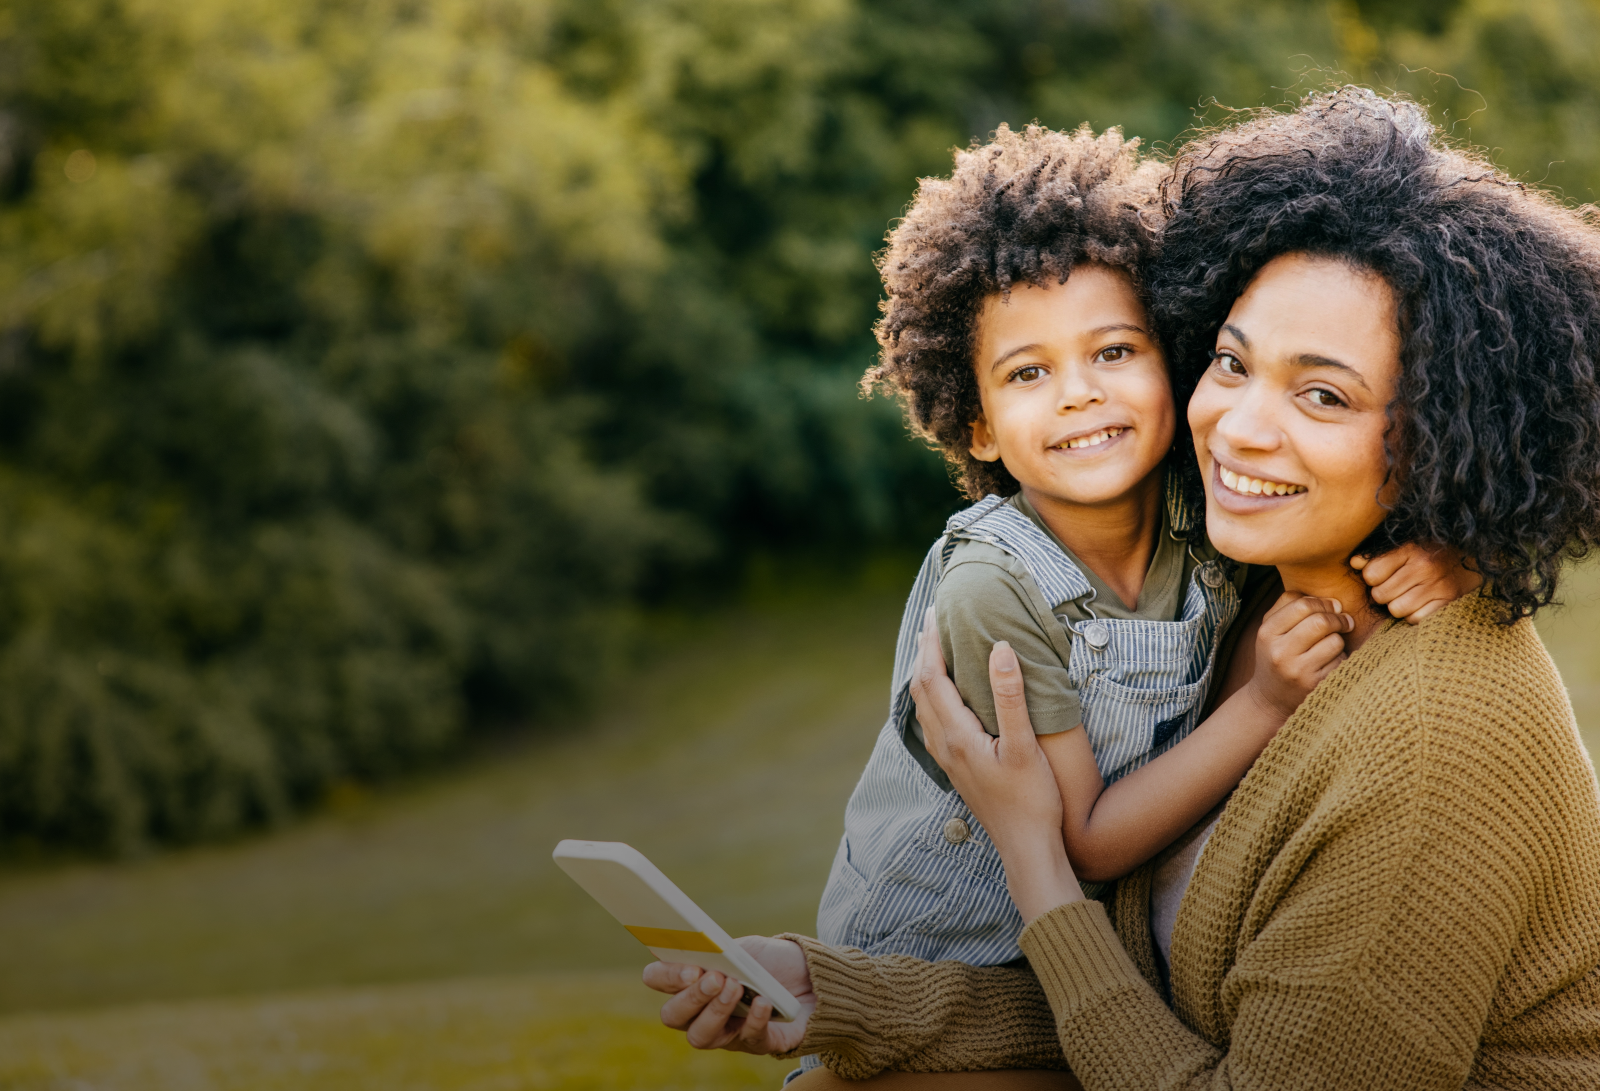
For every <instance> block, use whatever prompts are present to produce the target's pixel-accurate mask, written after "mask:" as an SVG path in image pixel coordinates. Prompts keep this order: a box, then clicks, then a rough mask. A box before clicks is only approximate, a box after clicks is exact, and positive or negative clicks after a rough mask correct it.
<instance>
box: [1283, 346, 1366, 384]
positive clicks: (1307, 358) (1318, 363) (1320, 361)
mask: <svg viewBox="0 0 1600 1091" xmlns="http://www.w3.org/2000/svg"><path fill="white" fill-rule="evenodd" d="M1294 362H1295V363H1297V364H1299V365H1300V366H1301V367H1331V368H1333V369H1334V370H1336V371H1342V372H1344V373H1345V374H1346V375H1348V376H1350V378H1352V379H1354V380H1355V381H1356V382H1358V383H1360V384H1361V387H1362V389H1363V390H1367V391H1370V390H1371V389H1372V388H1371V387H1370V386H1368V385H1367V380H1365V379H1363V378H1362V377H1361V372H1359V371H1357V370H1356V369H1355V368H1353V367H1351V366H1350V365H1349V364H1342V363H1340V362H1339V361H1338V360H1335V359H1334V358H1333V357H1331V356H1319V355H1317V354H1316V353H1315V352H1302V353H1301V354H1300V355H1298V356H1296V357H1295V358H1294Z"/></svg>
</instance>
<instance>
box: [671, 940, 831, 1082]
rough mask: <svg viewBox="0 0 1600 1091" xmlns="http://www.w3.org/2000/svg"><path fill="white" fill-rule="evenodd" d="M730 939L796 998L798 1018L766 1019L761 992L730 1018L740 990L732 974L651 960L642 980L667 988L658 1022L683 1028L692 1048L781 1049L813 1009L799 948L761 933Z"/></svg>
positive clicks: (796, 1040) (794, 1040)
mask: <svg viewBox="0 0 1600 1091" xmlns="http://www.w3.org/2000/svg"><path fill="white" fill-rule="evenodd" d="M735 942H737V943H738V944H739V946H741V947H743V948H744V949H745V950H746V951H747V952H749V953H750V954H751V955H752V956H754V958H755V960H756V961H757V962H759V963H761V965H762V967H764V968H765V969H766V971H767V972H768V973H770V974H771V975H772V976H773V977H775V978H777V979H778V984H780V985H782V986H783V987H784V988H786V989H788V990H789V992H790V993H792V994H793V995H794V998H795V999H796V1000H798V1001H800V1011H801V1015H800V1018H798V1019H796V1020H795V1021H794V1022H792V1023H774V1022H771V1021H770V1020H771V1018H772V1002H771V1001H770V1000H768V999H767V998H766V997H764V996H758V997H757V998H756V999H755V1002H754V1003H752V1004H751V1005H750V1014H749V1015H746V1016H744V1017H742V1018H735V1017H734V1015H733V1009H734V1007H735V1005H737V1004H738V1003H739V998H740V997H741V996H742V995H744V986H743V985H741V984H740V983H739V982H738V981H737V980H736V979H734V978H731V977H727V976H726V975H724V974H719V973H717V972H716V971H715V970H702V969H700V967H698V966H684V965H682V964H680V963H675V962H652V963H651V964H650V965H648V966H646V967H645V968H644V983H645V984H646V985H648V986H650V987H651V988H652V989H654V990H656V991H657V992H663V993H671V994H673V996H672V999H671V1000H668V1001H667V1002H666V1003H665V1004H663V1005H661V1022H662V1023H664V1024H666V1025H667V1026H669V1027H671V1028H672V1029H673V1030H681V1031H685V1032H686V1036H687V1037H688V1039H689V1044H690V1045H691V1046H693V1047H694V1048H695V1049H726V1050H729V1051H730V1052H733V1053H756V1054H762V1055H765V1054H769V1053H787V1052H789V1050H791V1049H794V1048H795V1047H797V1046H798V1045H799V1044H800V1041H801V1039H803V1038H804V1037H805V1033H806V1023H807V1021H809V1020H810V1018H811V1013H812V1012H814V1011H816V1010H817V998H816V995H815V994H814V993H813V992H812V991H811V971H810V970H809V969H808V968H807V966H806V956H805V952H804V951H802V950H801V949H800V945H799V944H798V943H794V942H792V941H790V940H786V939H770V938H768V937H766V936H745V937H744V938H742V939H739V940H737V941H735Z"/></svg>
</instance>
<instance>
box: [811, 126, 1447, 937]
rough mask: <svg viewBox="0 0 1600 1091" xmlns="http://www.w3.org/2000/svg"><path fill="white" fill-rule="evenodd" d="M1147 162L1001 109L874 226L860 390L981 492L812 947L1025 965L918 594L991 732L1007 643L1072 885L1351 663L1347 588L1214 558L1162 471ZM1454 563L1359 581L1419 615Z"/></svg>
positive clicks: (1171, 821) (1184, 825) (1170, 817)
mask: <svg viewBox="0 0 1600 1091" xmlns="http://www.w3.org/2000/svg"><path fill="white" fill-rule="evenodd" d="M1163 174H1164V170H1163V168H1162V167H1161V166H1160V165H1159V164H1156V163H1145V164H1141V163H1140V162H1139V160H1138V156H1137V149H1136V142H1133V141H1124V140H1123V139H1122V137H1121V135H1120V133H1118V132H1116V131H1115V130H1112V131H1109V132H1107V133H1105V134H1103V135H1101V136H1098V137H1096V136H1094V135H1093V134H1092V133H1091V132H1089V130H1088V129H1087V128H1084V129H1080V130H1079V131H1078V132H1076V133H1071V134H1067V133H1060V132H1054V131H1050V130H1047V129H1042V128H1039V127H1037V126H1029V127H1028V129H1027V130H1026V131H1025V132H1022V133H1013V132H1011V131H1009V130H1008V129H1006V128H1005V127H1001V129H1000V130H999V131H998V132H997V133H996V136H995V139H994V141H993V142H992V143H990V144H988V145H986V146H983V147H978V148H974V149H971V150H968V151H963V152H959V153H957V155H956V169H955V172H954V174H953V175H952V177H951V178H949V179H948V180H933V179H929V180H924V181H923V182H922V185H921V188H920V189H919V190H918V194H917V198H916V200H915V202H914V203H913V205H912V207H911V209H910V210H909V212H908V213H907V215H906V217H905V219H904V220H903V221H902V222H901V223H900V224H899V226H897V227H896V228H895V229H894V231H893V232H892V233H891V235H890V237H889V247H888V249H887V251H886V252H885V254H884V255H883V258H882V261H881V269H882V272H883V277H884V283H885V286H886V289H887V293H888V300H887V302H886V303H885V305H884V317H883V319H882V321H881V322H880V324H879V326H878V338H879V342H880V344H881V345H882V348H883V359H882V362H881V363H880V364H879V365H878V366H877V367H875V368H874V369H873V370H871V371H870V372H868V375H867V378H866V380H865V383H866V384H867V385H869V386H871V385H875V384H876V385H887V386H889V387H891V388H893V389H894V390H895V391H896V392H897V393H898V394H899V395H900V396H901V397H902V399H903V400H904V401H905V403H906V406H907V411H908V414H909V416H910V418H911V421H912V423H913V426H914V427H915V428H916V430H917V431H918V432H919V433H920V434H922V435H924V436H926V437H928V438H929V439H930V440H932V441H933V442H934V443H935V444H937V445H938V446H939V447H940V448H941V449H942V450H943V452H944V453H945V456H946V457H947V458H948V459H949V460H950V462H951V463H952V464H953V465H954V466H955V467H956V468H957V470H958V472H959V474H960V477H961V484H962V487H963V489H964V491H965V492H966V494H967V495H968V496H969V497H971V498H973V499H976V500H977V501H978V502H977V503H976V504H974V505H973V506H972V507H969V508H967V509H966V510H965V511H962V512H960V513H958V514H956V515H955V516H953V517H951V519H950V521H949V523H948V524H947V526H946V529H945V533H944V535H943V536H942V537H941V538H940V539H939V540H938V542H936V543H935V544H934V546H933V548H932V550H931V551H930V552H929V554H928V557H927V560H926V561H925V562H924V564H923V567H922V571H921V573H920V575H919V576H918V578H917V582H916V585H915V587H914V588H913V590H912V593H911V596H910V600H909V601H908V602H907V604H906V610H905V615H904V619H903V621H902V623H901V630H900V637H899V642H898V646H897V649H896V657H895V671H894V681H893V687H892V692H891V708H890V715H889V720H888V722H887V723H886V724H885V725H884V727H883V730H882V732H881V733H880V734H879V737H878V741H877V745H876V747H875V748H874V750H873V754H872V757H871V759H870V760H869V761H868V763H867V767H866V770H865V771H864V772H863V774H862V777H861V780H860V783H859V784H858V785H857V787H856V789H855V791H854V793H853V794H852V795H851V798H850V802H849V805H848V807H847V809H846V812H845V835H844V838H843V840H842V842H841V843H840V846H839V851H838V854H837V856H836V857H835V859H834V864H833V869H832V873H831V874H830V876H829V878H828V885H827V889H826V891H825V892H824V894H823V899H822V905H821V908H820V910H819V914H818V935H819V936H820V938H822V939H823V940H825V941H826V942H828V943H832V944H837V945H845V946H853V947H859V948H862V949H863V950H865V951H866V952H868V953H869V954H874V955H878V954H905V955H912V956H915V957H918V958H923V959H930V960H937V959H959V960H961V961H964V962H968V963H973V964H978V965H993V964H997V963H1003V962H1008V961H1011V960H1013V959H1016V958H1019V957H1021V951H1020V950H1019V948H1018V946H1017V938H1018V936H1019V934H1020V932H1021V929H1022V922H1021V919H1020V918H1019V917H1018V915H1017V913H1016V910H1015V909H1014V907H1013V906H1012V904H1011V900H1010V897H1009V896H1008V894H1007V892H1006V886H1005V875H1004V871H1003V869H1002V867H1001V864H1000V858H999V855H998V853H996V851H995V850H994V848H993V846H992V844H991V843H990V841H989V839H988V836H987V835H986V834H985V832H984V830H983V829H982V827H981V826H980V825H979V824H978V823H977V821H976V820H975V819H974V818H973V816H972V813H971V812H970V811H969V810H967V808H966V806H965V805H964V804H963V803H962V800H961V797H960V796H959V795H958V794H957V793H956V792H955V791H953V790H952V789H951V786H950V782H949V780H948V779H947V778H946V777H945V775H944V773H943V771H942V770H941V769H940V768H939V767H938V765H937V764H936V763H935V762H934V761H933V760H932V758H931V757H930V756H929V754H928V752H927V750H926V748H925V747H924V746H923V743H922V737H921V730H920V727H919V726H918V725H917V724H916V722H915V718H914V715H913V708H912V702H911V698H910V693H909V681H910V678H909V675H910V670H911V665H912V662H913V660H914V657H915V645H916V639H915V638H916V635H917V632H918V630H919V629H920V628H921V625H922V623H923V616H924V612H925V610H926V608H927V607H928V605H929V604H930V603H932V604H933V605H934V606H935V607H936V615H937V623H938V627H939V639H940V644H941V646H942V648H943V650H944V656H945V661H946V662H947V663H948V664H949V665H950V668H951V673H952V675H953V677H954V679H955V682H956V685H957V687H958V688H959V689H960V691H961V695H962V697H963V698H964V699H965V700H966V702H967V704H968V705H969V706H970V707H971V708H972V709H973V711H974V712H975V713H977V715H978V716H979V718H980V719H981V720H982V721H983V722H984V724H985V725H986V726H987V727H988V729H989V731H990V732H991V733H998V729H997V724H996V719H995V711H994V701H993V696H992V694H991V692H990V689H989V679H988V660H989V653H990V650H991V648H992V647H993V646H994V644H995V643H996V642H998V641H1001V640H1004V641H1008V642H1009V643H1010V645H1011V647H1012V648H1013V649H1014V650H1015V652H1016V654H1017V657H1018V660H1019V661H1020V662H1021V664H1022V671H1023V675H1024V682H1025V686H1026V693H1027V700H1028V709H1029V712H1030V714H1031V716H1032V719H1033V722H1034V725H1035V730H1036V731H1037V732H1038V733H1039V735H1040V740H1039V741H1040V745H1041V747H1042V748H1043V750H1044V752H1045V754H1046V757H1047V758H1048V759H1049V762H1050V765H1051V768H1052V770H1053V771H1054V772H1055V775H1056V779H1057V782H1058V784H1059V785H1060V787H1061V792H1062V799H1063V802H1064V804H1065V809H1066V817H1065V821H1064V825H1063V830H1062V835H1063V838H1064V839H1065V843H1066V847H1067V851H1068V855H1069V857H1070V859H1071V861H1072V865H1073V868H1074V869H1075V870H1076V872H1077V873H1078V875H1079V876H1080V877H1081V878H1083V879H1085V880H1099V882H1086V883H1085V886H1086V888H1088V891H1089V894H1090V896H1091V897H1093V896H1096V895H1100V894H1103V893H1104V891H1105V890H1106V889H1108V884H1107V881H1109V880H1113V879H1116V878H1118V877H1120V876H1122V875H1125V874H1127V873H1128V872H1129V871H1131V870H1133V869H1134V868H1135V867H1137V866H1138V865H1139V864H1141V863H1143V862H1145V861H1146V860H1148V859H1150V858H1151V857H1153V856H1154V855H1155V854H1157V853H1158V852H1160V851H1161V850H1162V849H1163V848H1165V847H1166V846H1167V845H1169V844H1171V843H1172V842H1173V841H1174V840H1176V839H1177V838H1179V837H1180V836H1181V835H1182V834H1183V833H1184V832H1185V831H1187V830H1188V829H1189V828H1190V827H1191V826H1192V825H1193V824H1194V823H1195V822H1196V821H1198V820H1199V819H1200V818H1202V817H1203V816H1204V815H1206V813H1207V812H1209V811H1210V810H1211V809H1212V808H1213V807H1215V806H1216V805H1217V804H1218V803H1219V802H1220V801H1221V800H1223V799H1224V798H1226V796H1227V795H1228V793H1229V792H1230V791H1231V790H1232V789H1233V787H1234V786H1235V785H1236V784H1237V783H1238V782H1239V780H1240V779H1241V778H1242V777H1243V776H1244V774H1245V772H1246V771H1247V770H1248V769H1249V767H1250V765H1251V763H1252V762H1253V761H1254V760H1255V758H1256V756H1257V755H1259V754H1260V752H1261V750H1262V749H1263V748H1264V747H1265V746H1266V745H1267V743H1268V742H1270V741H1271V739H1272V737H1273V735H1274V734H1276V732H1277V730H1278V728H1279V727H1281V726H1282V724H1283V722H1284V720H1285V719H1286V718H1287V717H1288V716H1289V714H1290V713H1292V712H1293V711H1294V709H1295V708H1296V707H1297V706H1298V705H1299V703H1300V701H1301V699H1302V698H1304V696H1305V695H1306V693H1308V692H1309V691H1310V689H1311V688H1312V687H1313V686H1315V685H1316V683H1317V682H1318V681H1320V680H1321V679H1322V678H1323V677H1324V676H1326V675H1327V674H1328V673H1329V672H1330V671H1332V670H1333V669H1334V667H1336V666H1337V665H1338V663H1339V662H1340V661H1342V659H1343V657H1344V655H1343V640H1342V634H1343V633H1344V632H1346V631H1348V630H1349V629H1350V628H1352V627H1353V622H1352V620H1351V618H1350V617H1349V615H1348V614H1346V613H1345V612H1344V607H1343V606H1342V605H1341V604H1340V603H1337V602H1333V601H1331V600H1322V599H1312V598H1307V597H1296V596H1289V595H1283V596H1282V597H1281V598H1277V596H1278V592H1279V591H1280V590H1281V588H1280V587H1279V586H1278V583H1277V578H1276V572H1275V571H1273V570H1257V571H1247V570H1245V569H1243V568H1242V567H1241V566H1237V565H1234V564H1232V563H1231V562H1229V561H1227V560H1226V559H1225V558H1222V557H1220V556H1219V555H1218V554H1217V553H1216V551H1215V550H1214V549H1212V548H1211V547H1210V545H1209V544H1208V543H1207V542H1206V540H1205V538H1204V534H1203V532H1202V531H1201V530H1200V529H1199V528H1198V527H1197V526H1196V521H1195V519H1194V517H1193V515H1192V514H1191V513H1190V512H1189V510H1187V508H1186V506H1185V504H1184V502H1183V498H1182V490H1181V489H1180V488H1179V487H1178V485H1177V477H1178V475H1177V473H1176V472H1174V471H1173V469H1172V467H1173V466H1176V465H1180V464H1181V463H1180V460H1181V459H1182V458H1183V457H1186V447H1187V445H1188V443H1189V438H1188V436H1187V434H1186V433H1185V432H1184V431H1183V430H1182V429H1180V427H1179V423H1178V422H1179V421H1180V420H1181V418H1182V413H1181V409H1180V407H1178V406H1176V405H1175V404H1174V400H1173V394H1172V388H1171V384H1170V382H1169V379H1168V375H1167V369H1166V364H1165V361H1164V358H1163V355H1162V350H1161V347H1160V342H1159V339H1158V337H1157V336H1156V335H1155V331H1153V330H1151V328H1150V323H1149V321H1148V319H1147V318H1146V315H1145V309H1144V306H1143V303H1142V301H1141V295H1140V286H1141V274H1142V270H1143V269H1144V268H1146V265H1147V262H1148V261H1149V259H1150V258H1151V257H1152V255H1153V252H1154V248H1155V246H1156V245H1157V232H1156V231H1155V230H1154V229H1153V228H1154V226H1156V225H1154V224H1153V223H1152V217H1153V216H1154V214H1155V208H1156V204H1155V201H1154V197H1155V193H1156V189H1157V187H1158V185H1159V182H1160V180H1161V178H1162V176H1163ZM1239 487H1240V488H1241V489H1244V490H1247V491H1250V490H1253V491H1258V492H1260V491H1284V490H1288V489H1289V486H1285V485H1280V484H1278V483H1275V482H1241V483H1240V484H1239ZM1454 560H1455V559H1454V558H1453V557H1448V556H1442V555H1438V554H1434V553H1431V552H1429V551H1426V550H1411V551H1407V552H1401V551H1397V552H1396V553H1393V554H1388V555H1385V556H1384V557H1381V558H1376V559H1374V560H1373V561H1372V562H1371V563H1370V564H1368V565H1367V566H1366V569H1365V574H1366V576H1367V579H1368V582H1369V583H1373V584H1375V585H1377V586H1376V587H1375V590H1374V592H1373V597H1374V598H1375V599H1376V600H1377V601H1378V602H1380V603H1383V602H1388V603H1391V605H1392V612H1394V613H1396V614H1398V613H1400V612H1401V611H1402V610H1404V612H1406V613H1410V614H1411V616H1412V617H1413V619H1417V618H1420V617H1421V616H1423V615H1425V614H1426V613H1431V612H1432V611H1433V610H1434V609H1437V608H1438V607H1439V606H1441V605H1443V604H1444V603H1445V602H1448V601H1450V600H1451V599H1453V598H1455V597H1456V596H1457V595H1459V594H1460V593H1461V590H1462V589H1463V588H1462V587H1459V586H1457V580H1458V575H1459V576H1460V577H1461V582H1463V583H1469V582H1470V579H1471V577H1470V575H1469V574H1466V573H1460V572H1459V571H1458V570H1459V566H1457V565H1455V564H1454V563H1453V562H1454ZM1274 598H1277V602H1276V604H1275V605H1274V604H1273V600H1274ZM1352 605H1355V604H1352ZM1269 607H1270V609H1269ZM1257 619H1259V633H1258V635H1257V636H1256V638H1255V642H1254V646H1253V650H1254V659H1253V661H1252V660H1251V658H1250V657H1249V656H1248V654H1241V655H1238V656H1237V657H1232V658H1233V663H1234V668H1233V671H1232V674H1231V675H1230V677H1229V678H1228V680H1227V684H1225V685H1223V686H1221V687H1220V689H1217V692H1216V696H1215V697H1214V698H1213V697H1211V695H1212V693H1213V690H1214V688H1215V687H1214V685H1213V683H1214V681H1216V679H1215V678H1214V675H1215V674H1216V671H1217V667H1218V664H1219V663H1223V664H1226V663H1228V662H1229V659H1230V655H1229V654H1228V652H1229V651H1230V649H1228V648H1225V647H1223V644H1224V640H1223V638H1224V634H1225V633H1227V632H1228V631H1229V629H1230V626H1234V623H1235V621H1236V620H1239V621H1240V622H1241V624H1240V625H1238V626H1236V627H1235V628H1234V631H1235V632H1236V633H1237V632H1244V631H1248V628H1249V626H1250V624H1251V623H1253V622H1254V621H1255V620H1257ZM1249 650H1250V649H1248V648H1247V649H1242V651H1244V652H1248V651H1249ZM1219 653H1220V654H1219ZM1208 699H1209V700H1210V701H1211V702H1212V704H1214V708H1213V710H1212V711H1211V712H1210V715H1209V716H1207V715H1205V710H1206V709H1207V707H1208Z"/></svg>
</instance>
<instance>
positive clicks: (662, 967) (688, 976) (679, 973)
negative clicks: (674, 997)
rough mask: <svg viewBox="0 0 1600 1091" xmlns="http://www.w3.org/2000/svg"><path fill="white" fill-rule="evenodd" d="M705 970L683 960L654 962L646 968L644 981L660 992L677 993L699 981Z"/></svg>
mask: <svg viewBox="0 0 1600 1091" xmlns="http://www.w3.org/2000/svg"><path fill="white" fill-rule="evenodd" d="M703 972H704V971H702V970H701V969H700V967H698V966H685V965H684V964H683V963H681V962H652V963H651V964H650V965H648V966H646V967H645V968H644V983H645V985H646V986H648V987H649V988H652V989H654V990H655V991H656V992H658V993H672V994H677V993H681V992H682V991H683V990H684V989H687V988H688V987H689V986H690V985H693V984H694V983H695V982H696V981H699V980H700V975H701V974H702V973H703Z"/></svg>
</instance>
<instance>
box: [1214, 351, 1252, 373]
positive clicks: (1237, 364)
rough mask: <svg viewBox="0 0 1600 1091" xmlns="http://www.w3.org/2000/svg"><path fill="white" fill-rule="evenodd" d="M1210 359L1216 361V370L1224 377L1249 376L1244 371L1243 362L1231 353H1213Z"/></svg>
mask: <svg viewBox="0 0 1600 1091" xmlns="http://www.w3.org/2000/svg"><path fill="white" fill-rule="evenodd" d="M1212 359H1213V360H1215V361H1216V365H1217V370H1218V371H1220V372H1222V373H1223V374H1224V375H1236V376H1244V375H1248V374H1249V372H1247V371H1246V370H1245V367H1244V361H1243V360H1241V359H1239V358H1238V357H1237V356H1235V355H1233V353H1231V352H1218V353H1215V354H1214V355H1213V356H1212Z"/></svg>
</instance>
